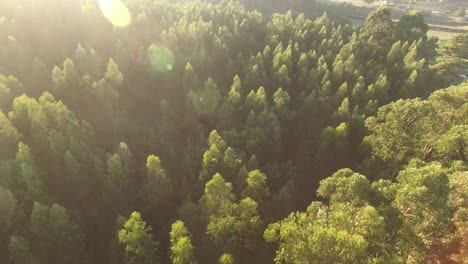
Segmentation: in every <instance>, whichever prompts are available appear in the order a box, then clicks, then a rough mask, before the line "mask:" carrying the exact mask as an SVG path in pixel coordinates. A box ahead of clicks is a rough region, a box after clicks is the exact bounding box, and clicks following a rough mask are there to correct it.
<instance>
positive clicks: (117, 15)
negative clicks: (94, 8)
mask: <svg viewBox="0 0 468 264" xmlns="http://www.w3.org/2000/svg"><path fill="white" fill-rule="evenodd" d="M99 8H100V9H101V12H102V14H103V15H104V16H105V17H106V18H107V19H108V20H109V21H110V22H111V23H112V24H113V25H114V26H116V27H127V26H128V25H130V22H131V20H132V16H131V15H130V11H128V8H127V7H126V6H125V4H124V3H122V1H120V0H99Z"/></svg>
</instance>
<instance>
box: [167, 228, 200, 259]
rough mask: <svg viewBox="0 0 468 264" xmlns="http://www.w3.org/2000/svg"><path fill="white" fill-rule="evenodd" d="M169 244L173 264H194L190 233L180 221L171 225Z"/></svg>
mask: <svg viewBox="0 0 468 264" xmlns="http://www.w3.org/2000/svg"><path fill="white" fill-rule="evenodd" d="M169 237H170V242H171V260H172V263H174V264H195V263H197V262H196V261H195V257H194V252H193V251H194V248H193V246H192V242H191V239H190V233H189V231H188V230H187V228H186V227H185V225H184V222H182V221H176V222H175V223H174V224H172V228H171V232H170V234H169Z"/></svg>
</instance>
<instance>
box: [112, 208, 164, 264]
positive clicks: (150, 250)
mask: <svg viewBox="0 0 468 264" xmlns="http://www.w3.org/2000/svg"><path fill="white" fill-rule="evenodd" d="M151 230H152V228H151V227H150V226H147V225H146V223H145V222H144V221H143V219H142V218H141V215H140V213H138V212H133V213H132V214H131V215H130V218H129V219H128V220H127V221H125V224H124V226H123V228H122V229H120V230H119V243H120V244H122V245H124V246H125V262H126V263H129V264H136V263H142V264H147V263H148V264H150V263H159V261H158V260H159V256H158V248H159V242H156V241H154V240H153V237H152V235H151Z"/></svg>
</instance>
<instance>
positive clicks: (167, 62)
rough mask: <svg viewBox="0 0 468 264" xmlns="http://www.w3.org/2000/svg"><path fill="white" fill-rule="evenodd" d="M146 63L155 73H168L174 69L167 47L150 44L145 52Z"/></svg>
mask: <svg viewBox="0 0 468 264" xmlns="http://www.w3.org/2000/svg"><path fill="white" fill-rule="evenodd" d="M147 56H148V61H149V63H150V65H151V68H152V69H153V71H155V72H168V71H171V70H172V69H173V68H174V63H175V58H174V54H173V53H172V51H171V50H170V49H169V48H167V47H162V46H157V45H155V44H152V45H151V46H149V48H148V50H147Z"/></svg>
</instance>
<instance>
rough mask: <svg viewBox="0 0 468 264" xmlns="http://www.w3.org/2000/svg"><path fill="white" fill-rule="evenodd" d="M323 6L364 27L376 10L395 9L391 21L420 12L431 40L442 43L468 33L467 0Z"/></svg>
mask: <svg viewBox="0 0 468 264" xmlns="http://www.w3.org/2000/svg"><path fill="white" fill-rule="evenodd" d="M320 2H321V3H322V4H324V5H329V6H330V8H333V9H338V10H339V9H340V8H341V10H340V11H341V12H342V14H346V17H347V18H348V19H349V20H350V21H351V22H353V23H354V24H364V21H365V18H366V17H367V15H368V14H369V13H370V12H371V11H372V10H373V9H374V8H376V7H378V6H381V5H386V6H387V7H389V8H391V9H392V19H394V20H395V21H397V20H398V19H399V18H400V17H401V16H403V15H404V14H405V13H408V12H410V11H416V12H421V13H422V14H423V15H424V18H425V20H426V23H428V24H429V26H430V31H429V33H428V34H429V36H436V37H438V38H439V39H440V40H442V41H444V40H447V39H449V38H451V37H452V36H453V35H456V34H458V33H468V13H467V10H468V1H465V0H445V1H439V0H434V1H433V0H425V1H417V0H411V1H409V0H386V1H372V0H322V1H320ZM336 3H338V6H337V7H335V4H336ZM332 6H333V7H332ZM340 11H336V12H340ZM462 13H464V14H463V15H462Z"/></svg>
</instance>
